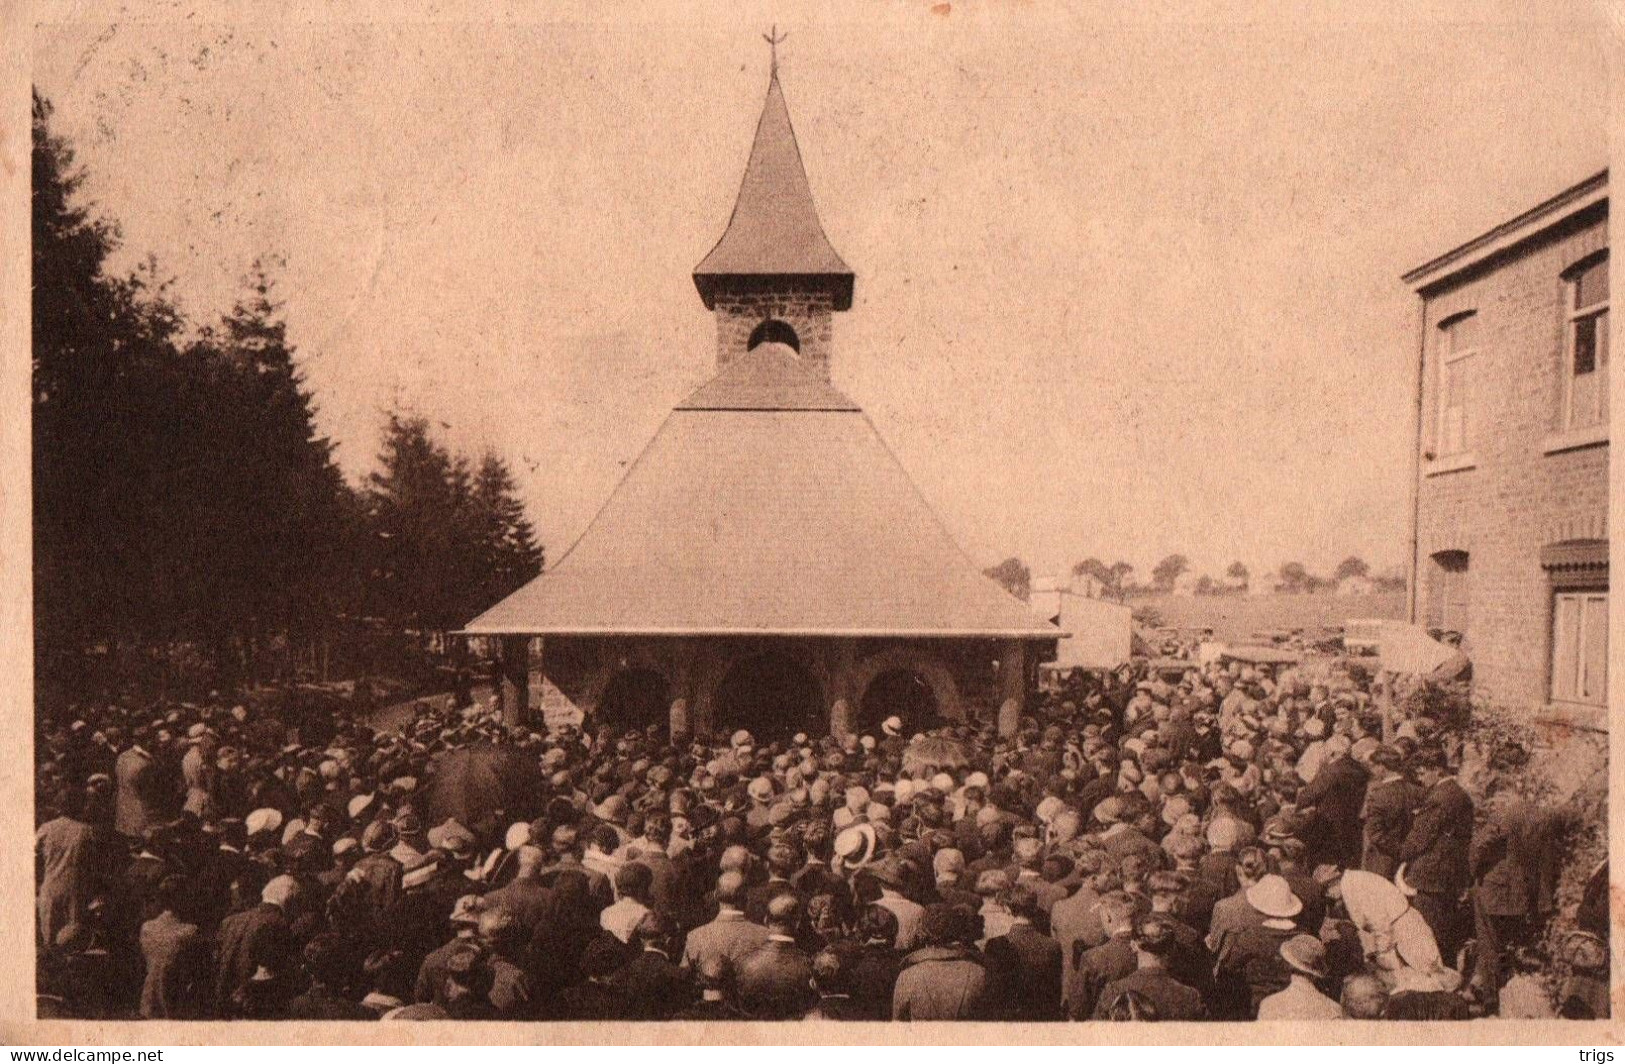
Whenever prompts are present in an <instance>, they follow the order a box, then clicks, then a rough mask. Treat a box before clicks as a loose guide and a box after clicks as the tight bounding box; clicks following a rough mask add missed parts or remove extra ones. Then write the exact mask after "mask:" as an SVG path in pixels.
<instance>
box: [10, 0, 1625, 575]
mask: <svg viewBox="0 0 1625 1064" xmlns="http://www.w3.org/2000/svg"><path fill="white" fill-rule="evenodd" d="M1162 7H1164V8H1166V9H1167V10H1169V11H1173V10H1178V11H1180V12H1182V13H1183V12H1187V11H1189V10H1200V11H1201V12H1202V14H1203V15H1204V18H1205V19H1206V21H1203V22H1200V23H1199V22H1196V21H1189V20H1187V19H1189V16H1188V15H1186V14H1181V16H1180V18H1181V21H1174V20H1173V19H1172V17H1171V16H1170V17H1167V18H1154V17H1153V18H1146V19H1144V20H1139V21H1122V20H1121V11H1122V7H1121V6H1120V5H1105V4H1101V5H1091V4H1083V3H1072V4H1059V5H1041V4H1035V3H1027V4H1001V5H997V6H990V5H988V4H986V3H968V2H955V3H953V4H952V6H951V8H950V7H949V5H947V4H938V5H935V7H933V5H932V4H930V3H886V4H880V3H875V4H864V5H851V6H850V7H846V8H845V9H844V10H842V11H839V12H820V11H819V10H818V8H817V7H814V6H804V5H801V4H799V3H789V2H782V3H777V4H759V3H751V4H745V5H738V4H728V5H697V6H693V7H686V8H683V9H682V11H683V12H684V13H683V14H682V15H681V17H679V15H677V14H676V13H675V12H676V11H677V10H678V9H677V8H676V7H675V6H672V5H644V6H642V7H638V8H628V9H627V14H625V15H620V16H617V17H616V18H615V20H614V21H612V22H603V21H597V16H593V15H591V14H589V13H588V12H590V11H591V10H592V9H590V8H582V9H580V11H579V17H577V18H574V19H571V20H568V21H560V22H555V23H551V24H541V23H527V24H519V25H469V24H450V23H438V24H430V23H424V22H417V23H409V24H400V25H395V26H390V25H386V24H377V23H375V24H371V25H369V24H365V23H360V22H354V23H343V24H340V23H328V24H315V25H312V24H283V25H277V24H269V23H265V22H263V21H261V22H258V23H257V24H248V23H237V24H234V25H228V24H224V23H219V22H209V21H207V19H206V17H203V16H197V15H196V12H194V11H192V9H191V7H190V5H188V4H187V3H185V2H181V3H178V4H175V5H172V6H170V7H169V8H167V10H169V11H172V12H173V14H172V15H170V16H166V17H169V18H171V19H173V20H174V21H167V22H163V23H150V22H149V23H146V24H134V23H130V22H122V23H116V24H115V23H113V22H97V21H91V19H92V18H93V16H92V14H91V13H90V12H92V10H93V9H92V8H91V7H89V6H88V5H83V4H80V5H74V6H72V7H69V8H66V9H63V10H67V11H69V12H71V13H72V14H73V17H74V18H75V19H78V20H80V21H78V22H76V23H74V24H66V25H61V24H58V25H45V26H42V27H41V28H40V30H39V33H38V35H37V38H36V82H37V84H38V86H39V88H40V89H41V90H42V91H43V92H44V93H45V94H46V95H47V96H48V97H49V98H50V99H51V100H52V102H53V103H54V104H55V105H56V108H57V115H56V123H55V128H56V130H57V131H58V132H59V133H62V134H65V135H67V136H68V137H69V138H70V139H71V140H72V142H73V144H74V146H75V147H76V149H77V151H78V154H79V158H80V161H81V162H82V163H84V164H85V165H86V166H87V167H88V169H89V172H90V180H89V182H88V183H87V185H86V191H87V193H88V195H89V196H90V197H91V198H93V199H94V200H96V201H97V202H98V203H100V204H101V206H102V207H103V208H104V210H105V211H106V212H107V213H109V214H111V215H112V216H113V217H115V218H116V219H117V220H118V221H119V223H120V224H121V226H122V229H123V234H124V239H125V241H126V251H125V254H124V255H123V256H122V258H121V260H120V261H121V263H123V264H124V265H128V264H130V263H133V262H134V261H135V260H137V259H139V258H143V257H145V256H146V255H147V254H148V253H151V254H153V255H155V256H156V257H157V259H158V262H159V264H160V268H161V269H162V270H163V271H165V272H166V273H169V274H173V275H174V276H175V277H176V279H177V280H176V286H175V290H176V294H177V297H178V298H179V301H180V302H181V304H182V306H183V307H184V308H185V309H186V310H187V311H188V312H189V313H190V314H191V315H192V316H194V317H195V318H197V319H200V320H203V319H209V318H212V317H214V316H216V315H218V314H219V313H221V312H223V311H224V310H226V309H227V308H229V306H230V302H231V299H232V296H233V293H234V289H235V281H236V279H237V278H238V277H240V276H241V275H242V274H243V273H244V272H245V270H246V269H247V267H248V265H249V263H250V262H251V261H252V259H253V258H254V257H255V256H256V255H269V254H274V255H279V256H281V257H283V258H284V259H285V260H286V263H287V265H286V269H285V270H284V271H283V274H282V288H281V291H282V297H283V298H284V299H285V300H286V303H287V307H286V315H287V319H288V324H289V331H290V334H291V336H292V338H293V340H294V342H295V343H296V344H297V345H298V346H299V349H300V353H301V361H302V364H303V366H304V370H305V373H306V376H307V379H308V382H309V385H310V387H311V388H312V390H313V391H314V393H315V395H316V397H317V400H318V403H319V405H320V415H319V416H320V422H321V425H322V428H323V430H324V431H325V432H327V433H329V434H330V435H332V437H333V438H334V439H335V440H336V441H337V442H338V454H339V459H340V462H341V464H342V465H343V466H344V468H345V469H346V471H347V472H348V473H349V474H350V475H351V476H352V478H359V477H360V476H361V475H362V474H363V473H364V472H365V471H366V470H367V469H368V468H369V467H370V466H371V463H372V461H373V455H374V453H375V451H376V448H377V442H378V428H379V425H380V424H381V422H382V419H383V414H384V411H385V410H386V409H388V408H389V407H390V406H391V404H393V403H395V402H397V401H398V402H401V403H403V404H405V405H407V406H409V407H410V408H413V409H415V410H417V411H420V412H422V413H424V414H426V415H428V416H429V417H430V418H431V419H432V420H433V421H434V422H436V423H437V424H439V425H442V426H444V431H445V434H446V437H447V438H448V440H449V441H450V442H451V443H452V444H453V445H455V446H458V447H460V448H463V449H466V450H470V451H473V450H477V449H479V448H482V447H484V446H487V445H489V446H493V447H495V448H496V449H497V450H498V451H499V452H500V453H502V454H504V455H506V456H507V457H508V458H509V459H510V460H511V461H512V463H513V465H514V467H515V470H516V472H517V473H518V474H519V476H520V479H521V482H522V487H523V489H524V491H525V494H526V499H527V503H528V506H529V512H530V515H531V517H532V519H533V520H534V522H535V523H536V525H537V527H538V530H539V532H540V534H541V537H542V539H543V541H544V542H545V543H546V544H547V546H548V553H549V556H550V557H554V558H556V557H558V556H559V555H561V554H562V553H563V551H564V549H565V548H566V547H567V546H568V545H569V544H570V542H572V541H573V540H574V538H575V537H576V536H577V535H578V534H579V533H580V531H581V529H582V528H583V527H584V525H585V524H586V522H587V521H588V520H589V519H590V518H591V516H592V514H593V513H594V512H595V511H596V509H597V508H598V506H599V505H600V504H601V503H602V502H603V500H604V498H605V497H606V496H607V495H608V493H609V492H610V491H611V490H612V489H613V487H614V485H615V483H616V481H617V480H618V479H619V476H620V474H621V472H622V471H623V469H624V468H625V466H626V464H627V463H629V462H630V461H631V460H632V459H633V458H635V457H636V456H637V454H638V452H639V451H640V450H641V449H642V448H643V446H644V444H645V443H646V442H647V441H648V439H649V438H650V436H651V435H652V434H653V432H654V430H655V428H656V427H657V426H658V424H659V423H660V421H661V419H662V418H663V417H664V415H665V413H666V412H667V411H668V410H669V409H670V408H671V406H672V405H674V404H675V403H676V402H678V401H680V400H681V399H682V398H683V397H684V396H685V395H686V394H687V393H688V392H689V391H691V390H692V389H693V388H695V387H696V386H698V385H699V384H701V383H702V382H703V381H704V380H705V379H706V378H707V377H708V376H709V375H710V373H711V372H712V369H713V360H714V357H715V352H714V326H713V323H712V321H711V319H710V316H709V315H708V314H707V312H706V311H705V309H704V307H703V305H702V304H701V303H700V300H699V297H698V295H697V294H696V293H695V290H694V287H693V284H692V281H691V280H690V273H691V271H692V269H693V267H694V265H695V264H696V263H697V262H699V260H700V259H701V258H702V257H703V256H704V255H705V253H706V252H707V251H708V250H709V249H710V248H711V246H712V244H713V243H714V242H715V241H716V239H717V237H718V236H720V235H721V232H722V229H723V226H724V225H725V223H726V221H727V218H728V212H729V209H730V207H731V206H732V202H733V197H734V194H735V192H736V191H737V188H738V183H739V178H740V174H741V171H742V168H743V166H744V162H745V157H746V154H747V153H748V151H749V147H750V139H751V134H752V132H753V130H754V127H755V123H756V118H757V115H758V113H759V111H760V108H761V104H762V98H763V94H764V92H765V89H766V83H767V47H766V45H765V44H764V43H763V42H762V41H761V39H760V33H762V32H764V31H765V30H766V28H767V26H768V24H769V23H770V22H775V21H776V22H777V23H778V25H779V28H780V30H781V31H784V32H787V33H788V35H789V37H788V40H787V41H786V42H785V44H783V45H781V47H780V51H781V78H782V81H783V84H784V88H785V94H786V97H787V99H788V102H789V105H790V112H791V117H792V120H793V121H794V124H795V128H796V132H797V136H798V139H799V141H800V145H801V150H802V155H803V158H804V159H805V161H806V164H807V169H808V173H809V177H810V179H811V183H812V188H813V193H814V196H815V198H816V200H817V203H818V207H819V212H820V214H821V216H822V218H823V221H824V227H825V229H826V231H827V232H828V233H829V236H830V239H831V242H832V243H833V244H834V246H835V247H836V249H837V250H838V251H839V252H840V253H841V255H842V256H843V257H844V258H845V259H846V261H847V262H848V263H849V264H850V265H851V266H852V268H853V269H854V271H855V272H856V274H857V289H856V301H855V303H854V306H853V308H852V310H851V311H850V312H849V313H847V314H844V315H838V316H837V319H836V330H835V348H834V358H833V376H834V378H835V381H836V383H837V384H838V385H839V386H840V387H841V388H842V389H843V390H845V391H846V392H847V393H848V394H849V395H851V396H852V397H853V398H854V399H856V400H858V402H859V403H860V404H862V405H863V406H864V408H865V409H866V410H867V411H868V412H869V414H870V416H871V417H872V418H873V419H874V421H875V423H876V424H877V426H878V427H879V429H880V431H881V433H882V435H883V436H884V437H885V438H886V440H887V441H888V442H889V443H890V445H891V446H892V448H893V449H894V450H895V451H896V452H897V454H898V456H899V458H900V459H901V460H902V462H903V464H904V466H905V467H906V468H907V469H908V470H909V471H910V473H911V474H912V475H913V476H914V478H915V481H916V482H917V483H918V484H919V486H920V488H921V490H922V491H923V492H924V493H925V496H926V498H927V499H928V500H929V501H930V503H931V504H932V505H933V506H934V507H935V508H936V510H937V511H938V513H939V514H941V515H942V517H943V518H944V520H945V521H946V523H947V525H948V526H949V528H950V529H951V530H952V531H953V532H954V534H955V535H956V536H957V537H958V539H959V540H960V542H961V543H962V544H963V545H964V546H965V547H966V548H967V550H969V551H970V552H971V554H972V555H973V556H974V557H976V558H977V559H978V560H980V561H982V562H983V563H984V564H992V563H993V562H996V561H998V560H999V559H1000V558H1003V557H1005V556H1007V555H1011V554H1015V555H1019V556H1020V557H1022V558H1023V559H1025V560H1026V561H1027V562H1028V563H1029V564H1030V565H1031V566H1032V568H1033V570H1034V572H1035V574H1038V575H1047V574H1050V573H1058V572H1064V571H1065V570H1066V569H1068V568H1070V566H1071V565H1072V564H1073V563H1074V562H1077V561H1079V560H1081V559H1083V558H1085V557H1087V556H1089V555H1098V556H1100V557H1102V558H1104V559H1105V560H1107V561H1108V562H1109V561H1112V560H1114V559H1118V558H1123V559H1126V560H1128V561H1130V562H1132V563H1134V564H1135V565H1136V566H1137V567H1138V568H1139V569H1140V572H1141V574H1142V575H1144V574H1146V573H1148V571H1149V569H1150V567H1151V566H1152V565H1153V564H1154V563H1155V562H1156V561H1157V559H1158V558H1160V557H1162V556H1163V555H1165V554H1167V553H1170V552H1172V551H1181V552H1183V553H1185V554H1187V555H1189V556H1190V557H1191V559H1192V561H1193V562H1194V564H1195V567H1196V569H1197V571H1198V572H1210V573H1213V574H1215V575H1217V574H1219V573H1220V572H1222V570H1223V568H1224V567H1225V566H1226V565H1227V564H1228V563H1229V562H1230V561H1232V560H1235V559H1238V558H1239V559H1241V560H1243V561H1245V562H1246V563H1248V564H1249V565H1250V566H1251V567H1252V568H1253V570H1254V571H1255V572H1262V571H1265V570H1269V569H1273V568H1275V567H1277V566H1279V565H1280V564H1281V563H1283V562H1286V561H1292V560H1298V561H1303V562H1305V563H1307V564H1308V565H1309V566H1310V568H1311V569H1314V570H1317V571H1327V570H1330V569H1331V567H1332V566H1334V565H1335V564H1336V563H1337V561H1338V560H1339V559H1341V558H1342V557H1343V556H1345V555H1347V554H1350V553H1358V554H1361V555H1363V556H1365V557H1366V558H1367V559H1368V560H1370V561H1372V562H1373V563H1374V564H1376V565H1378V566H1387V565H1397V564H1399V563H1400V562H1401V561H1402V560H1403V558H1404V556H1405V549H1406V548H1405V538H1406V533H1407V516H1406V515H1407V477H1408V473H1409V447H1410V442H1409V441H1410V437H1411V433H1412V432H1413V431H1414V428H1413V408H1412V402H1413V398H1412V394H1413V393H1412V389H1413V388H1414V386H1415V372H1416V371H1415V358H1416V314H1417V303H1416V299H1415V297H1414V295H1413V294H1412V293H1411V292H1410V291H1409V290H1408V289H1406V287H1405V286H1404V285H1403V284H1402V283H1401V282H1400V280H1399V276H1400V274H1401V273H1403V272H1405V271H1406V270H1408V269H1410V268H1411V267H1413V266H1416V265H1418V264H1420V263H1421V262H1423V261H1425V260H1427V259H1429V258H1431V257H1433V256H1434V255H1436V254H1438V253H1440V252H1443V251H1445V250H1447V249H1449V248H1451V247H1453V246H1455V245H1456V244H1459V243H1461V242H1462V241H1464V240H1466V239H1468V238H1470V237H1472V236H1475V235H1477V234H1478V233H1479V232H1482V231H1483V230H1485V229H1487V228H1489V227H1491V226H1493V225H1495V224H1496V223H1498V222H1500V221H1502V220H1504V219H1505V218H1507V217H1510V216H1511V215H1513V214H1515V213H1517V212H1519V211H1521V210H1523V209H1525V208H1527V207H1530V206H1532V205H1534V204H1535V203H1537V202H1539V201H1541V200H1543V199H1545V198H1547V197H1548V196H1550V195H1552V194H1554V193H1556V192H1558V191H1560V190H1562V189H1564V188H1566V187H1567V186H1569V185H1571V184H1573V183H1575V182H1577V181H1579V180H1581V179H1582V178H1584V177H1586V176H1588V175H1590V174H1592V173H1594V172H1595V171H1597V170H1599V169H1601V168H1602V167H1603V166H1604V165H1606V163H1607V159H1608V145H1607V107H1608V92H1607V85H1606V77H1607V69H1608V67H1607V60H1606V54H1605V51H1604V47H1605V45H1604V41H1603V39H1602V32H1601V30H1600V28H1599V27H1598V26H1597V24H1596V22H1595V18H1596V12H1597V11H1598V10H1600V9H1599V8H1595V7H1593V6H1592V5H1589V4H1570V5H1563V4H1556V3H1552V2H1550V0H1546V2H1539V3H1529V4H1512V3H1476V4H1471V5H1468V4H1458V5H1450V4H1435V5H1432V6H1431V7H1428V8H1421V7H1418V8H1416V10H1426V11H1428V12H1429V14H1428V15H1427V16H1426V17H1425V18H1422V17H1417V18H1414V19H1413V20H1411V21H1403V22H1402V21H1398V20H1396V19H1387V20H1385V19H1384V17H1383V11H1384V10H1385V9H1384V8H1383V7H1380V6H1377V5H1362V6H1360V7H1358V8H1353V5H1351V9H1354V10H1358V11H1360V12H1362V13H1363V19H1364V21H1362V22H1360V23H1359V24H1355V23H1352V22H1334V21H1326V20H1325V19H1324V17H1322V18H1318V19H1317V18H1316V17H1314V15H1313V13H1314V12H1316V11H1321V12H1324V11H1326V10H1329V8H1326V7H1310V6H1300V5H1291V6H1289V7H1283V6H1280V5H1270V6H1269V7H1268V8H1267V9H1265V8H1260V7H1252V6H1250V7H1248V8H1247V9H1246V10H1243V9H1241V8H1238V7H1233V6H1224V5H1202V6H1200V7H1199V8H1198V7H1196V6H1194V5H1174V4H1168V5H1162ZM1412 7H1413V5H1402V6H1395V7H1394V8H1392V9H1391V10H1393V11H1400V10H1404V11H1410V10H1412ZM943 8H948V10H947V13H946V14H944V13H942V9H943ZM243 10H244V11H264V10H268V9H267V8H264V7H260V8H247V7H245V8H244V9H243ZM1261 10H1268V11H1271V12H1275V13H1276V15H1274V16H1273V17H1270V18H1261V17H1257V16H1258V13H1259V12H1260V11H1261ZM1373 12H1375V14H1373ZM189 15H192V16H194V17H188V16H189ZM1288 16H1290V17H1288ZM1408 17H1409V16H1408Z"/></svg>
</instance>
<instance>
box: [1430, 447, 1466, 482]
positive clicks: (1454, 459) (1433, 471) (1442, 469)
mask: <svg viewBox="0 0 1625 1064" xmlns="http://www.w3.org/2000/svg"><path fill="white" fill-rule="evenodd" d="M1477 465H1478V457H1477V456H1476V455H1474V454H1473V452H1472V451H1463V452H1462V453H1461V454H1447V455H1445V456H1444V457H1442V458H1435V459H1433V460H1432V461H1429V462H1424V463H1423V465H1422V472H1423V473H1424V474H1425V475H1427V476H1430V477H1436V476H1439V475H1440V474H1442V473H1459V472H1461V471H1462V470H1463V469H1472V468H1473V467H1475V466H1477Z"/></svg>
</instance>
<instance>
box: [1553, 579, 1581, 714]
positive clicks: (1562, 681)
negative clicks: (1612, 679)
mask: <svg viewBox="0 0 1625 1064" xmlns="http://www.w3.org/2000/svg"><path fill="white" fill-rule="evenodd" d="M1579 651H1580V597H1579V596H1578V595H1558V596H1557V601H1556V602H1555V603H1554V608H1553V610H1552V698H1553V699H1554V700H1557V701H1562V702H1572V701H1574V700H1575V695H1576V694H1577V691H1576V690H1575V688H1576V686H1577V684H1576V681H1577V679H1578V676H1577V672H1578V666H1579V659H1580V653H1579Z"/></svg>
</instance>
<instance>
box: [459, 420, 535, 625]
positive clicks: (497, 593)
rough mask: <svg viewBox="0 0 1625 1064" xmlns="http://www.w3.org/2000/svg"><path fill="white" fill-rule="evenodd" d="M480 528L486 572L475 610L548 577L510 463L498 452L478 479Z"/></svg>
mask: <svg viewBox="0 0 1625 1064" xmlns="http://www.w3.org/2000/svg"><path fill="white" fill-rule="evenodd" d="M474 523H475V534H476V536H477V549H478V551H479V563H480V568H481V570H482V576H483V578H484V579H483V580H482V581H481V584H480V587H479V588H478V593H477V595H476V596H475V608H476V609H485V608H487V607H489V606H491V605H494V604H495V603H496V602H498V601H499V600H501V599H502V598H503V597H505V596H507V595H510V594H512V593H513V592H515V591H517V590H519V588H520V587H522V586H524V584H525V583H527V582H528V581H530V580H531V579H532V578H534V577H535V576H536V575H537V574H538V573H540V572H541V571H542V564H543V556H542V548H541V547H540V546H538V545H537V543H536V530H535V529H534V528H533V527H532V526H531V523H530V521H529V519H527V518H526V517H525V506H524V503H522V502H520V500H519V495H518V492H517V489H516V487H515V485H514V480H513V473H512V471H510V470H509V468H508V463H507V462H505V461H503V459H502V457H501V456H500V455H498V454H496V453H495V452H494V451H487V452H486V453H485V455H484V456H483V457H482V458H481V459H480V466H479V470H478V472H476V473H475V475H474Z"/></svg>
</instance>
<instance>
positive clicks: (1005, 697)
mask: <svg viewBox="0 0 1625 1064" xmlns="http://www.w3.org/2000/svg"><path fill="white" fill-rule="evenodd" d="M1026 708H1027V644H1026V643H1025V642H1023V641H1022V640H1020V639H1006V640H1004V641H1003V642H1002V643H1001V644H1000V645H999V736H1000V737H1001V738H1005V739H1009V738H1011V737H1013V736H1014V735H1015V734H1016V732H1017V731H1018V730H1020V728H1021V714H1022V713H1023V712H1024V711H1025V710H1026Z"/></svg>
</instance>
